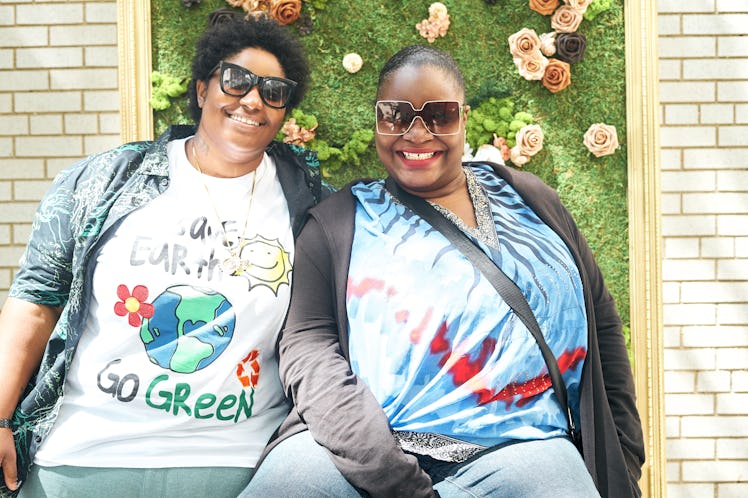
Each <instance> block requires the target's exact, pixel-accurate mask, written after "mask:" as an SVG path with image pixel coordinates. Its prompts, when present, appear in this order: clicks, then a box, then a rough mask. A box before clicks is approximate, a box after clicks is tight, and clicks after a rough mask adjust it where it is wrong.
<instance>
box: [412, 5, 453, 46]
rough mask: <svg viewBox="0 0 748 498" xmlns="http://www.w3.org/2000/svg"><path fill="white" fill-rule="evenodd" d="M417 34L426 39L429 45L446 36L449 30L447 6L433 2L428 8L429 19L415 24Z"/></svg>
mask: <svg viewBox="0 0 748 498" xmlns="http://www.w3.org/2000/svg"><path fill="white" fill-rule="evenodd" d="M416 29H417V30H418V33H419V34H420V35H421V36H423V37H424V38H426V39H427V40H428V41H429V43H434V41H435V40H436V39H437V38H438V37H440V36H445V35H446V34H447V30H448V29H449V14H448V13H447V6H446V5H444V4H443V3H441V2H434V3H432V4H431V6H430V7H429V18H428V19H424V20H422V21H421V22H419V23H418V24H416Z"/></svg>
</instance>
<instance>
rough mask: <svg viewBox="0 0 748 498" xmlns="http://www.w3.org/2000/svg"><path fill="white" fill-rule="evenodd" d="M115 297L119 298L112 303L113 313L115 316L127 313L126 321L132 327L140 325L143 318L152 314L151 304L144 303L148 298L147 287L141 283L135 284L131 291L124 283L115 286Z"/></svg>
mask: <svg viewBox="0 0 748 498" xmlns="http://www.w3.org/2000/svg"><path fill="white" fill-rule="evenodd" d="M117 297H118V298H120V299H121V301H118V302H116V303H114V313H115V314H116V315H117V316H125V315H127V322H128V323H129V324H130V325H131V326H133V327H140V324H141V323H143V318H151V317H152V316H153V311H154V309H153V305H152V304H149V303H146V302H145V300H146V299H148V288H147V287H145V286H143V285H136V286H135V287H133V289H132V293H130V290H129V289H128V288H127V286H126V285H123V284H120V285H119V286H117Z"/></svg>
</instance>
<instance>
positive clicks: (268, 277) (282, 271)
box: [239, 235, 292, 295]
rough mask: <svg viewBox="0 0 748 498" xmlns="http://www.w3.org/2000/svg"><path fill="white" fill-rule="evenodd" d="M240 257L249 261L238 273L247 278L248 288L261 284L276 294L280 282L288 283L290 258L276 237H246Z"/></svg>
mask: <svg viewBox="0 0 748 498" xmlns="http://www.w3.org/2000/svg"><path fill="white" fill-rule="evenodd" d="M241 258H242V259H243V260H246V261H248V262H249V266H247V267H246V268H245V269H244V270H242V271H241V273H239V274H240V275H242V276H243V277H246V278H247V280H249V288H250V289H252V288H253V287H256V286H258V285H263V286H265V287H268V288H269V289H270V290H272V291H273V292H274V293H275V294H276V295H277V294H278V288H279V287H280V286H281V284H287V285H288V284H290V281H289V279H288V275H289V274H290V273H291V270H292V268H291V259H290V256H289V253H288V251H286V250H285V249H283V246H282V245H281V244H280V242H279V241H278V239H275V240H269V239H266V238H265V237H263V236H262V235H256V236H255V237H253V238H251V239H246V240H245V241H244V243H243V245H242V250H241Z"/></svg>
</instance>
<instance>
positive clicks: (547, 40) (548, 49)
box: [540, 31, 558, 57]
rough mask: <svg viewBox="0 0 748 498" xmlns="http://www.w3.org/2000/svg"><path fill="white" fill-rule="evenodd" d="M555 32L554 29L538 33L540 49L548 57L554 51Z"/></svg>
mask: <svg viewBox="0 0 748 498" xmlns="http://www.w3.org/2000/svg"><path fill="white" fill-rule="evenodd" d="M557 34H558V33H556V32H555V31H551V32H550V33H543V34H542V35H540V51H541V52H543V55H545V56H547V57H550V56H552V55H553V54H555V53H556V35H557Z"/></svg>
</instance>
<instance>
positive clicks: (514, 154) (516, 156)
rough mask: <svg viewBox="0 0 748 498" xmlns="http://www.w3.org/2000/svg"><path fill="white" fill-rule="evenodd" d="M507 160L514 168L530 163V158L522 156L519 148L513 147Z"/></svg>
mask: <svg viewBox="0 0 748 498" xmlns="http://www.w3.org/2000/svg"><path fill="white" fill-rule="evenodd" d="M509 160H510V161H512V164H514V165H515V166H517V167H521V166H524V165H525V164H527V163H528V162H530V156H525V155H523V154H522V152H521V151H520V150H519V146H517V145H515V146H514V147H512V148H511V149H509Z"/></svg>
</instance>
